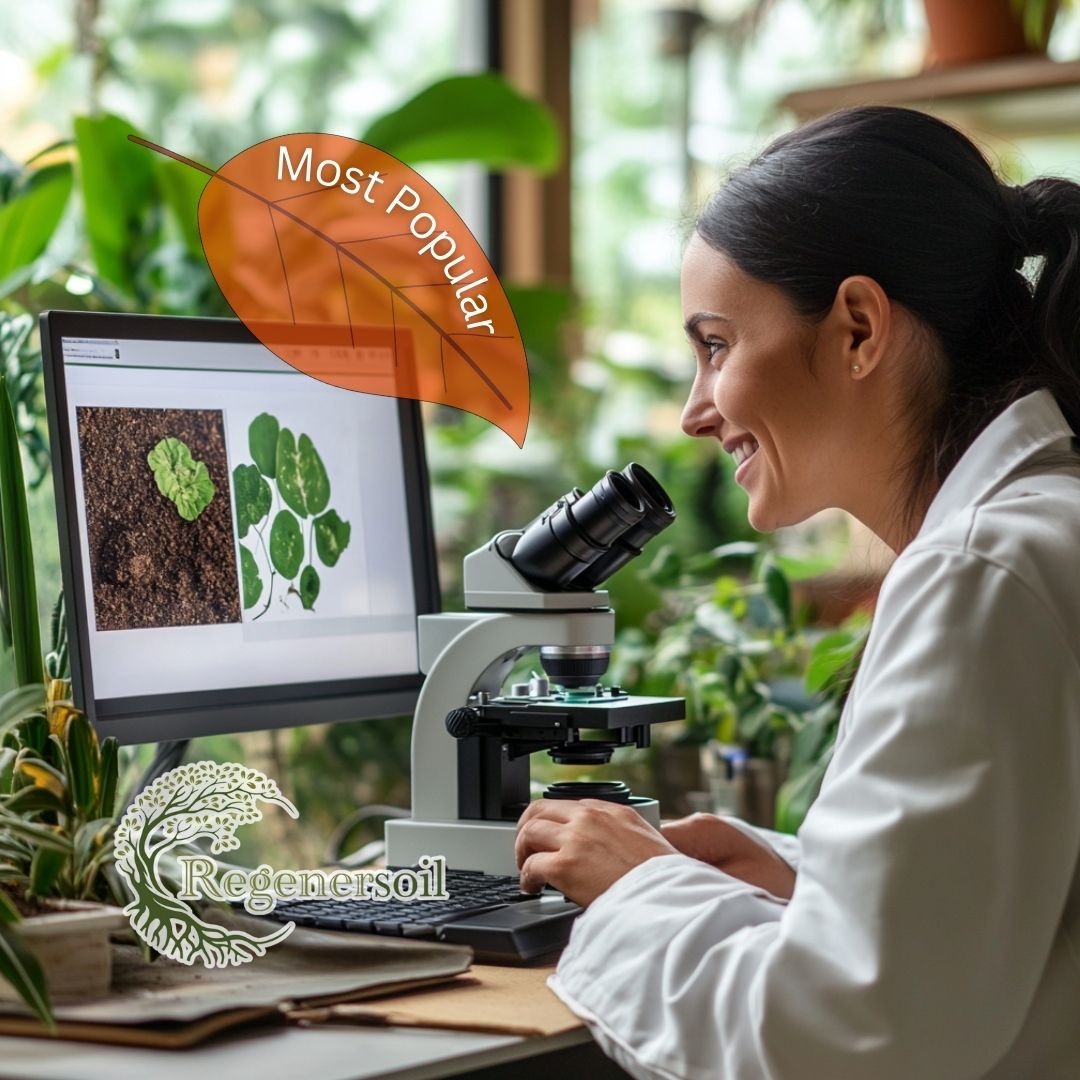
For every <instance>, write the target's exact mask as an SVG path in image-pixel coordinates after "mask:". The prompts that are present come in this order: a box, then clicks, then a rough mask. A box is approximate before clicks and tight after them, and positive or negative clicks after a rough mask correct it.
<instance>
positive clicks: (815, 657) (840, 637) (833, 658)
mask: <svg viewBox="0 0 1080 1080" xmlns="http://www.w3.org/2000/svg"><path fill="white" fill-rule="evenodd" d="M861 644H862V640H861V637H857V636H853V635H852V634H850V633H848V632H847V631H846V630H834V631H833V632H832V633H829V634H825V635H824V637H821V638H819V639H818V641H817V642H816V643H815V645H814V647H813V649H812V650H811V652H810V660H809V662H808V663H807V665H806V679H805V682H806V689H807V690H808V691H809V692H810V693H812V694H814V693H817V692H818V691H819V690H823V689H825V687H826V686H827V685H828V684H829V683H830V682H831V681H832V680H833V679H834V678H835V677H836V676H837V675H838V674H839V673H840V672H841V671H842V670H843V668H844V667H845V666H846V665H847V664H848V663H850V661H851V660H852V658H853V657H854V655H855V653H856V652H857V651H858V648H859V646H860V645H861Z"/></svg>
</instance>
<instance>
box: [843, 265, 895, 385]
mask: <svg viewBox="0 0 1080 1080" xmlns="http://www.w3.org/2000/svg"><path fill="white" fill-rule="evenodd" d="M830 320H831V321H832V322H833V329H834V330H835V331H836V333H837V340H838V341H839V343H840V349H841V353H842V357H841V359H842V361H843V363H844V365H845V366H846V367H847V369H848V373H849V375H850V376H851V377H852V378H855V379H864V378H866V376H867V375H869V374H870V372H871V371H873V370H874V369H875V368H876V367H877V365H878V364H879V363H880V362H881V359H882V357H883V356H884V355H885V347H886V345H887V344H888V340H889V332H890V329H891V325H892V305H891V303H890V301H889V298H888V297H887V296H886V295H885V290H884V289H882V287H881V286H880V285H879V284H878V283H877V282H876V281H875V280H874V279H873V278H872V277H866V276H865V275H863V274H858V275H855V276H853V277H848V278H844V280H843V281H841V282H840V284H839V286H838V287H837V289H836V299H835V300H834V301H833V308H832V311H831V312H830Z"/></svg>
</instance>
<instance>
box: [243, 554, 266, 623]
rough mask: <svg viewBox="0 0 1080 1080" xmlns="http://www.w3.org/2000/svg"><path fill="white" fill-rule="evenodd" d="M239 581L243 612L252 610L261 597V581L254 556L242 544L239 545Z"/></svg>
mask: <svg viewBox="0 0 1080 1080" xmlns="http://www.w3.org/2000/svg"><path fill="white" fill-rule="evenodd" d="M240 579H241V581H242V583H243V590H244V610H245V611H247V610H248V609H249V608H253V607H254V606H255V605H256V604H257V603H258V602H259V597H260V596H262V591H263V580H262V577H261V576H260V575H259V564H258V563H257V562H256V561H255V556H254V555H252V553H251V551H250V550H249V549H248V548H246V547H245V546H244V545H243V544H241V545H240Z"/></svg>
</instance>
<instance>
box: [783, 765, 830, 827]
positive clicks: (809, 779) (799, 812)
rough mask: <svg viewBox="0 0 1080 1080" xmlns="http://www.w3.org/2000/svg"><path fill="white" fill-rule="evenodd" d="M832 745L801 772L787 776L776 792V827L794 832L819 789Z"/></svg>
mask: <svg viewBox="0 0 1080 1080" xmlns="http://www.w3.org/2000/svg"><path fill="white" fill-rule="evenodd" d="M832 752H833V748H832V746H829V747H828V748H827V749H826V750H825V751H824V753H823V754H822V755H821V757H820V758H818V760H817V761H815V762H814V763H813V764H812V765H810V766H809V767H808V768H807V769H805V770H804V771H803V772H800V773H798V774H797V775H795V776H791V777H789V778H788V779H787V780H785V781H784V783H783V784H781V786H780V790H779V791H778V792H777V794H776V815H775V817H776V829H777V831H778V832H786V833H796V832H798V831H799V826H800V825H802V823H803V819H804V818H805V817H806V815H807V812H808V811H809V809H810V807H811V805H813V802H814V800H815V799H816V798H817V796H818V792H819V791H820V790H821V781H822V779H823V778H824V776H825V770H826V769H827V768H828V767H829V761H830V760H831V759H832Z"/></svg>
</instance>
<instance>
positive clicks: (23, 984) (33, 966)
mask: <svg viewBox="0 0 1080 1080" xmlns="http://www.w3.org/2000/svg"><path fill="white" fill-rule="evenodd" d="M0 976H3V978H4V979H5V980H6V981H7V982H9V983H10V984H11V985H12V986H13V987H14V988H15V991H16V992H17V993H18V995H19V997H21V998H22V999H23V1001H25V1002H26V1004H27V1005H29V1006H30V1008H31V1009H32V1010H33V1011H34V1015H35V1016H37V1018H38V1019H39V1020H40V1021H41V1022H42V1023H43V1024H45V1025H46V1026H47V1027H48V1028H49V1030H50V1031H55V1030H56V1021H55V1020H54V1019H53V1014H52V1008H51V1007H50V1005H49V990H48V987H47V986H46V985H45V975H44V973H43V972H42V970H41V965H40V964H39V963H38V962H37V958H36V957H35V956H34V954H33V953H32V952H30V950H29V949H28V948H27V947H26V945H25V944H24V943H23V940H22V938H20V937H19V932H18V930H17V929H15V928H14V927H10V926H3V925H0Z"/></svg>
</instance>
